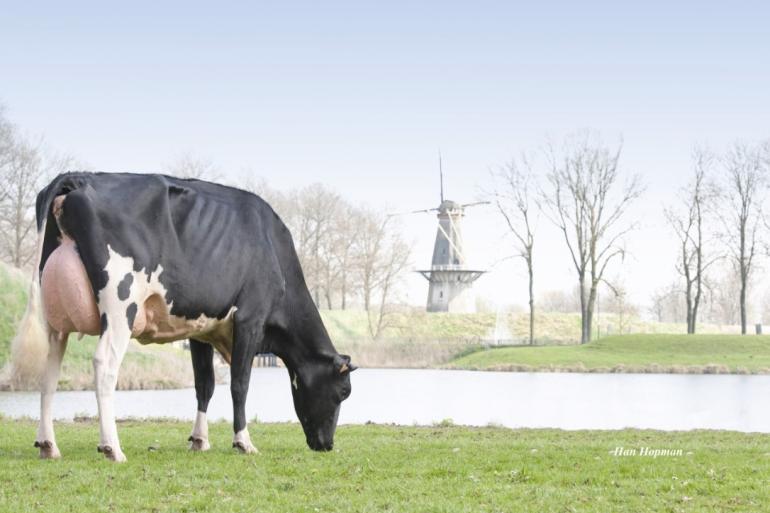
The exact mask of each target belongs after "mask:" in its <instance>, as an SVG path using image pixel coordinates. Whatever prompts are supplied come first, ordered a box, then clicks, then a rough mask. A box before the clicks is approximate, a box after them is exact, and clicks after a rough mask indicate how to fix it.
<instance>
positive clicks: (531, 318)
mask: <svg viewBox="0 0 770 513" xmlns="http://www.w3.org/2000/svg"><path fill="white" fill-rule="evenodd" d="M527 268H528V271H529V345H534V343H535V293H534V281H535V276H534V272H533V270H532V260H531V259H529V260H527Z"/></svg>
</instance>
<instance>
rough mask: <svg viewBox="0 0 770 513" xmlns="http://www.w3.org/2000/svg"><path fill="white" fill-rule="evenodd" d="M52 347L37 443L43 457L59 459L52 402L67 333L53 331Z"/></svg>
mask: <svg viewBox="0 0 770 513" xmlns="http://www.w3.org/2000/svg"><path fill="white" fill-rule="evenodd" d="M49 344H50V349H49V351H48V359H47V362H46V369H45V372H44V373H43V377H42V379H41V381H40V422H39V423H38V427H37V437H36V438H35V445H36V446H37V447H39V448H40V457H41V458H43V459H57V458H60V457H61V453H60V452H59V448H58V447H57V446H56V436H55V435H54V431H53V412H52V410H51V402H52V401H53V395H54V393H55V392H56V387H57V385H58V383H59V371H60V370H61V362H62V358H63V357H64V352H65V351H66V349H67V335H66V334H61V333H55V332H51V333H50V335H49Z"/></svg>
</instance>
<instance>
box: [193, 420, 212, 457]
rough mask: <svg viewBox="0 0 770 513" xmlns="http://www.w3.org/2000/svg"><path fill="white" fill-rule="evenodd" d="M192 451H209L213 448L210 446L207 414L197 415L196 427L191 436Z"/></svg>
mask: <svg viewBox="0 0 770 513" xmlns="http://www.w3.org/2000/svg"><path fill="white" fill-rule="evenodd" d="M190 438H191V440H190V449H191V450H193V451H208V450H209V449H210V448H211V444H209V423H208V420H207V419H206V412H203V411H199V412H198V413H197V414H196V415H195V425H194V426H193V430H192V433H191V434H190Z"/></svg>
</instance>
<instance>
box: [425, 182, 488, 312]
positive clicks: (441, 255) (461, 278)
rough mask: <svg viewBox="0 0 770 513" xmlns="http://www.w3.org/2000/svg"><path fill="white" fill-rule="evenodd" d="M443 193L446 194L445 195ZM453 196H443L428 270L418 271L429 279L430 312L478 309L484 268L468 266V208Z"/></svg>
mask: <svg viewBox="0 0 770 513" xmlns="http://www.w3.org/2000/svg"><path fill="white" fill-rule="evenodd" d="M442 196H443V195H442ZM468 206H470V205H461V204H459V203H456V202H454V201H451V200H442V201H441V205H439V207H438V208H437V209H433V210H437V211H438V216H437V217H438V229H437V231H436V243H435V245H434V246H433V260H432V262H431V267H430V269H429V270H423V271H418V272H419V273H420V274H422V275H423V276H424V277H425V278H426V279H427V280H428V282H429V286H428V304H427V310H428V311H429V312H454V313H472V312H475V311H476V297H475V295H474V293H473V282H475V281H476V280H477V279H478V278H479V277H480V276H481V275H482V274H484V271H480V270H475V269H469V268H467V267H466V260H465V249H464V248H465V246H464V244H463V237H462V228H461V225H462V219H463V217H464V216H465V208H466V207H468Z"/></svg>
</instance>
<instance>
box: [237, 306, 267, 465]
mask: <svg viewBox="0 0 770 513" xmlns="http://www.w3.org/2000/svg"><path fill="white" fill-rule="evenodd" d="M257 326H260V325H259V324H257ZM262 331H263V330H262V329H261V328H257V327H256V326H254V325H253V324H245V323H243V322H238V320H237V314H236V322H235V327H234V329H233V335H234V340H233V353H232V360H231V362H230V393H231V394H232V397H233V431H234V433H235V434H234V435H233V447H235V448H237V449H238V450H239V451H240V452H242V453H245V454H251V453H256V452H257V449H256V447H254V445H252V443H251V438H250V437H249V428H248V426H247V424H246V395H247V394H248V392H249V379H250V378H251V364H252V361H253V360H254V355H256V353H257V345H258V343H259V342H260V341H261V337H262Z"/></svg>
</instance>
